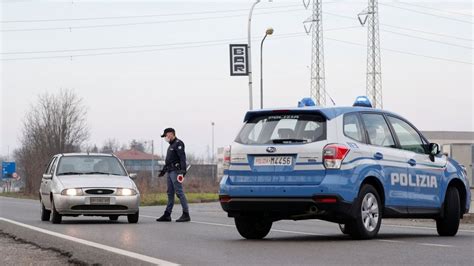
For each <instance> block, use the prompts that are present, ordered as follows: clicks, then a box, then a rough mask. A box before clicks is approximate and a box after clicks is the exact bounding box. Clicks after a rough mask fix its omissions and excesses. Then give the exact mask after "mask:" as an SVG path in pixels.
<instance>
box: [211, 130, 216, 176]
mask: <svg viewBox="0 0 474 266" xmlns="http://www.w3.org/2000/svg"><path fill="white" fill-rule="evenodd" d="M215 125H216V124H215V123H214V122H211V126H212V145H211V147H212V151H211V160H212V164H211V168H212V178H213V179H214V178H215V177H216V176H215V174H214V163H215V158H214V126H215Z"/></svg>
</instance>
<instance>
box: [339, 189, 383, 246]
mask: <svg viewBox="0 0 474 266" xmlns="http://www.w3.org/2000/svg"><path fill="white" fill-rule="evenodd" d="M354 207H355V208H356V210H357V211H356V217H354V218H355V219H354V220H353V221H352V222H351V223H347V224H346V225H347V226H348V228H347V229H348V233H349V234H350V236H351V237H352V238H354V239H370V238H373V237H375V236H376V235H377V233H378V232H379V229H380V225H381V224H382V215H381V212H380V210H381V208H382V205H381V201H380V197H379V193H378V192H377V190H376V189H375V188H374V187H373V186H371V185H368V184H366V185H364V186H363V187H362V188H361V189H360V192H359V197H358V198H357V200H356V202H355V206H354Z"/></svg>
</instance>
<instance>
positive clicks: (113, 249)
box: [0, 197, 474, 265]
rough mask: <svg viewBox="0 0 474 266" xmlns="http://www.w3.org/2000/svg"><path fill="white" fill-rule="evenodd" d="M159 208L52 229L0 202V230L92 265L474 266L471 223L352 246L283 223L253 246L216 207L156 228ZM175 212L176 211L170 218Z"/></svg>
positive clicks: (25, 203)
mask: <svg viewBox="0 0 474 266" xmlns="http://www.w3.org/2000/svg"><path fill="white" fill-rule="evenodd" d="M163 208H164V207H163V206H157V207H142V208H141V209H140V221H139V223H138V224H128V223H127V221H126V217H120V218H119V220H118V221H117V222H110V221H109V220H108V219H107V218H101V217H78V218H69V217H65V218H64V219H63V223H62V224H59V225H53V224H51V223H49V222H41V221H40V216H39V211H40V209H39V202H38V201H33V200H22V199H12V198H3V197H0V217H1V218H0V230H1V231H3V233H8V234H11V235H15V236H17V237H18V238H21V239H23V240H25V241H27V242H32V243H35V244H36V245H39V246H43V247H45V248H54V249H58V250H61V252H63V253H64V254H68V255H69V256H70V257H71V258H72V259H73V260H74V261H81V262H84V263H90V264H93V263H100V264H113V265H120V264H121V265H131V264H133V265H137V264H143V265H147V264H163V265H166V264H170V265H171V264H182V265H348V264H352V265H361V264H370V265H382V264H384V265H413V264H417V265H474V228H473V226H472V225H463V226H462V228H461V229H460V231H459V233H458V235H457V236H456V237H439V236H438V235H437V233H436V229H435V228H434V223H433V222H428V223H415V224H414V223H413V222H410V221H407V220H385V221H384V222H383V224H382V228H381V230H380V233H379V237H378V238H377V239H374V240H365V241H355V240H351V239H350V238H349V237H348V236H345V235H342V234H341V233H340V231H339V229H338V227H337V225H336V224H332V223H328V222H324V221H318V220H307V221H298V222H293V221H280V222H276V223H274V225H273V228H272V231H271V232H270V234H269V235H268V236H267V238H266V239H264V240H259V241H250V240H244V239H242V238H241V237H240V235H239V234H238V232H237V230H236V229H235V226H234V223H233V220H232V219H230V218H227V217H226V214H225V213H224V212H223V211H222V210H221V208H220V206H219V204H218V203H207V204H192V205H191V206H190V209H191V216H192V219H193V221H192V222H191V223H175V222H172V223H157V222H155V218H156V216H157V215H161V214H162V213H163ZM180 212H181V207H180V206H179V205H178V206H176V207H175V212H174V213H173V217H174V218H177V217H179V215H180V214H181V213H180ZM0 264H1V263H0Z"/></svg>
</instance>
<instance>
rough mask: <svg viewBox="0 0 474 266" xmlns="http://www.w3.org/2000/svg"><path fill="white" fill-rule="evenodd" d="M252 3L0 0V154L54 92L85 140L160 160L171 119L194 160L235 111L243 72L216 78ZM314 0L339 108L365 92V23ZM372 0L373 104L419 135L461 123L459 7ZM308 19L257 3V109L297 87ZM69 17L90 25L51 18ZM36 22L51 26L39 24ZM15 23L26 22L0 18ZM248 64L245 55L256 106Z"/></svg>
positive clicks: (277, 102) (227, 132)
mask: <svg viewBox="0 0 474 266" xmlns="http://www.w3.org/2000/svg"><path fill="white" fill-rule="evenodd" d="M252 2H253V1H251V0H241V1H235V0H234V1H230V0H227V1H223V0H220V1H198V0H194V1H189V0H188V1H178V0H173V1H75V0H74V1H73V0H69V1H21V0H16V1H15V0H10V1H8V0H2V1H1V19H0V20H1V21H2V23H0V25H1V35H0V36H1V52H2V54H1V55H0V56H1V57H0V58H1V60H2V61H1V83H0V85H1V90H0V99H1V101H0V104H1V105H0V114H1V115H0V128H1V130H0V154H4V155H6V154H7V151H8V149H9V150H10V152H11V151H12V150H13V149H15V148H17V147H18V145H19V135H20V132H21V125H22V124H21V121H22V119H23V118H24V116H25V113H26V112H27V110H28V109H29V107H30V106H31V104H32V103H34V102H35V101H36V99H37V97H38V94H41V93H45V92H50V93H55V92H58V91H59V90H60V89H61V88H64V89H72V90H74V91H75V92H76V93H77V94H78V95H79V96H80V97H82V98H83V99H84V104H85V106H86V107H87V110H88V125H89V127H90V130H91V138H90V140H89V142H88V144H97V145H99V146H101V145H102V144H103V142H104V141H105V140H106V139H108V138H116V139H117V140H118V141H119V142H121V143H125V142H129V141H130V140H131V139H139V140H150V139H154V140H155V143H157V147H156V150H157V151H158V152H157V153H158V154H159V153H160V138H159V135H160V133H161V132H162V130H163V128H165V127H170V126H171V127H174V128H176V130H177V134H178V137H180V138H181V139H183V140H184V142H185V143H186V144H187V149H188V152H193V153H196V154H199V155H205V154H206V152H207V150H208V147H209V146H210V144H211V121H214V122H215V123H216V126H215V134H216V142H215V143H216V144H215V146H216V147H219V146H224V145H228V144H230V143H231V142H232V140H233V139H234V137H235V134H236V132H237V131H238V130H239V128H240V127H241V124H242V119H243V116H244V114H245V112H246V111H247V109H248V87H247V82H248V79H247V78H246V77H230V76H229V55H228V53H229V48H228V44H230V43H244V42H246V40H245V38H246V34H247V15H248V9H249V8H250V5H251V3H252ZM323 3H324V4H323V5H324V6H323V12H325V13H324V15H323V18H324V28H325V32H324V36H325V38H326V39H325V40H324V49H325V66H326V88H327V91H328V93H329V94H330V95H331V97H332V98H333V99H334V100H335V102H336V104H337V105H342V106H347V105H351V104H352V103H353V101H354V99H355V98H356V96H358V95H364V94H365V76H366V75H365V73H366V47H365V45H366V43H367V40H366V39H367V38H366V36H367V29H366V28H364V27H362V26H360V24H359V22H358V21H357V18H356V17H357V14H358V13H359V12H361V11H362V10H363V9H364V8H365V7H366V6H367V1H343V0H339V1H337V0H335V1H329V0H328V1H324V2H323ZM380 3H381V4H380V7H379V11H380V23H381V26H380V37H381V46H382V48H383V50H382V80H383V81H382V83H383V101H384V108H385V109H387V110H390V111H393V112H396V113H399V114H400V115H402V116H404V117H406V118H407V119H409V120H410V121H411V122H413V123H414V124H415V125H416V126H417V127H418V128H419V129H420V130H447V131H473V130H474V128H473V127H474V121H473V119H474V118H473V113H474V109H473V102H474V95H473V83H472V81H473V80H472V78H473V53H472V49H473V41H472V39H473V30H472V29H473V24H472V23H473V15H474V13H473V7H472V1H469V0H462V1H413V0H406V1H389V0H385V1H380ZM239 10H241V11H239ZM208 11H219V12H208ZM231 11H232V12H231ZM183 13H185V14H183ZM259 13H264V14H259ZM145 15H153V16H145ZM155 15H163V16H155ZM123 16H142V17H138V18H123ZM309 16H310V11H308V10H305V9H304V7H303V5H302V3H301V1H299V0H293V1H288V0H287V1H279V0H274V1H273V3H268V1H262V3H260V4H259V5H258V6H257V9H256V13H255V16H254V20H253V24H252V25H253V34H252V35H254V36H255V44H254V47H255V48H258V44H259V41H260V39H261V38H262V37H263V35H264V32H265V29H266V28H267V27H270V26H271V27H273V28H274V29H275V33H274V35H273V36H270V37H268V39H267V41H266V42H265V57H264V58H265V68H264V77H265V106H266V107H283V106H295V105H296V104H297V101H298V100H299V99H301V98H303V97H307V96H308V95H309V81H310V76H309V75H310V73H309V64H310V52H311V39H310V37H309V36H305V35H304V34H294V35H291V34H293V33H304V28H303V23H302V22H303V21H304V20H306V19H307V18H308V17H309ZM110 17H121V18H113V19H111V18H110ZM76 18H96V19H93V20H62V19H76ZM105 18H107V19H105ZM47 19H50V20H55V21H38V20H47ZM21 20H36V21H34V22H11V21H21ZM8 21H10V22H8ZM117 24H119V25H117ZM124 24H125V25H124ZM131 24H132V25H131ZM69 28H70V29H69ZM341 28H342V29H341ZM424 32H425V33H424ZM209 41H213V42H209ZM216 41H217V42H216ZM176 43H180V45H174V46H170V45H169V44H176ZM159 45H163V46H159ZM210 45H212V46H210ZM130 46H132V47H133V46H134V47H135V48H121V49H111V48H117V47H130ZM136 46H141V47H136ZM189 46H193V47H189ZM97 48H101V49H97ZM102 48H106V49H102ZM170 48H172V49H170ZM58 50H78V51H66V52H61V51H58ZM38 51H43V53H36V52H38ZM44 51H49V52H44ZM51 51H53V52H51ZM54 51H56V52H54ZM15 52H28V53H20V54H13V53H15ZM29 52H35V53H29ZM400 52H401V53H400ZM91 54H94V55H92V56H91ZM71 56H72V57H71ZM22 58H28V59H22ZM32 58H34V59H32ZM11 59H15V60H11ZM20 59H22V60H20ZM258 63H259V51H258V49H254V50H253V67H254V79H255V80H256V83H255V85H254V96H255V97H254V104H255V105H257V103H259V93H258V91H259V85H258V79H259V77H260V73H259V71H258V68H259V67H258V66H259V65H258ZM328 104H330V101H328Z"/></svg>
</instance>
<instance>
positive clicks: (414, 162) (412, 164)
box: [408, 159, 416, 166]
mask: <svg viewBox="0 0 474 266" xmlns="http://www.w3.org/2000/svg"><path fill="white" fill-rule="evenodd" d="M408 164H409V165H411V166H415V165H416V161H415V160H413V159H410V160H408Z"/></svg>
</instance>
